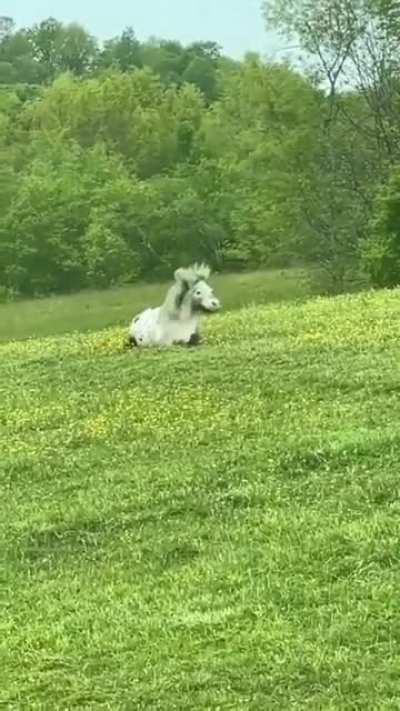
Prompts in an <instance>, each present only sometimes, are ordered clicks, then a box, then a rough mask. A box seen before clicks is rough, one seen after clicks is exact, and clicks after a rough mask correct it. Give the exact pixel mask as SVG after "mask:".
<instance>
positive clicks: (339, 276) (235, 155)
mask: <svg viewBox="0 0 400 711" xmlns="http://www.w3.org/2000/svg"><path fill="white" fill-rule="evenodd" d="M264 13H265V18H266V22H267V24H268V26H269V27H271V26H275V27H276V28H277V29H278V30H279V31H281V32H282V33H284V34H286V35H289V36H291V37H292V38H293V37H295V40H296V42H297V43H298V45H299V47H300V50H301V55H302V60H303V68H302V70H301V71H300V70H299V69H298V70H294V69H293V68H291V67H290V66H288V65H286V64H282V63H275V64H274V63H272V64H267V63H265V62H263V61H262V60H261V59H260V58H259V57H258V56H256V55H248V56H247V57H246V58H245V59H244V60H243V61H242V62H234V61H233V60H230V59H229V58H226V57H224V56H223V55H222V54H221V51H220V49H219V47H218V46H217V45H215V43H212V42H202V43H196V44H192V45H189V46H186V47H185V46H183V45H181V44H180V43H178V42H170V41H158V40H151V41H148V42H139V41H138V39H137V38H136V36H135V34H134V32H133V30H132V29H127V30H125V31H124V32H123V33H122V34H121V36H119V37H116V38H114V39H112V40H110V41H108V42H106V43H104V44H103V45H101V44H100V43H98V42H97V41H96V40H95V38H93V37H92V36H91V35H90V34H88V33H87V32H86V31H85V30H84V29H83V28H82V27H80V26H78V25H75V24H72V25H64V24H62V23H59V22H57V21H56V20H53V19H49V20H46V21H44V22H42V23H41V24H39V25H36V26H34V27H31V28H26V29H22V30H16V29H15V26H14V24H13V22H12V20H10V19H8V18H0V290H1V293H2V294H3V295H9V296H12V295H16V294H23V295H33V294H45V293H55V292H65V291H68V290H77V289H80V288H83V287H87V286H96V287H99V286H102V287H106V286H109V285H111V284H115V283H121V282H130V281H134V280H136V279H138V278H141V279H143V278H150V277H151V278H153V277H157V278H159V277H163V276H165V275H169V274H170V272H171V270H172V269H173V268H174V267H175V266H176V264H177V263H181V262H189V261H191V260H193V259H206V260H207V261H209V262H210V263H211V264H212V265H213V266H214V267H217V268H219V269H247V268H256V267H260V266H277V265H286V264H290V263H291V262H293V261H299V260H300V261H307V262H311V263H314V264H315V265H318V267H319V268H320V269H321V270H323V271H324V275H325V277H324V278H325V281H326V283H327V284H328V285H329V286H330V287H331V288H332V289H336V290H340V289H343V288H344V287H345V285H346V284H347V282H348V280H349V279H351V278H353V277H355V276H358V275H359V274H360V272H361V271H363V272H364V273H365V274H367V275H368V277H369V278H370V279H371V280H372V282H373V283H374V284H377V285H389V286H392V285H394V284H397V282H398V281H400V155H399V152H400V122H399V119H398V116H399V108H400V107H399V105H398V104H399V100H400V83H399V79H398V77H399V76H400V73H399V61H400V53H399V51H398V50H399V46H398V44H399V38H400V32H399V30H400V13H399V11H398V0H396V1H394V0H321V2H318V3H315V2H314V0H266V1H265V2H264Z"/></svg>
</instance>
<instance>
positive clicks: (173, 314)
mask: <svg viewBox="0 0 400 711" xmlns="http://www.w3.org/2000/svg"><path fill="white" fill-rule="evenodd" d="M181 295H182V292H181V291H180V289H179V288H178V287H177V285H175V284H174V286H172V287H171V288H170V290H169V291H168V294H167V296H166V299H165V301H164V303H163V305H162V306H161V308H160V315H161V317H162V318H163V319H165V318H167V319H171V320H174V321H189V320H193V321H196V320H198V316H197V315H196V314H194V313H193V311H192V305H191V298H190V293H189V292H188V293H187V294H185V295H184V296H183V299H182V302H181V303H180V304H179V306H178V305H177V301H179V297H180V296H181Z"/></svg>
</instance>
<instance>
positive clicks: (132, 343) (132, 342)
mask: <svg viewBox="0 0 400 711" xmlns="http://www.w3.org/2000/svg"><path fill="white" fill-rule="evenodd" d="M138 346H139V344H138V342H137V340H136V338H135V336H131V335H130V336H128V340H127V341H125V348H127V349H128V348H137V347H138Z"/></svg>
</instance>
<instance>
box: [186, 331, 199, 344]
mask: <svg viewBox="0 0 400 711" xmlns="http://www.w3.org/2000/svg"><path fill="white" fill-rule="evenodd" d="M199 343H200V334H199V333H192V335H191V336H190V338H189V340H188V342H187V345H188V346H189V347H190V346H198V345H199Z"/></svg>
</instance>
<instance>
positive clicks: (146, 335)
mask: <svg viewBox="0 0 400 711" xmlns="http://www.w3.org/2000/svg"><path fill="white" fill-rule="evenodd" d="M159 311H160V309H159V308H156V309H153V308H150V309H146V310H145V311H142V312H141V313H140V314H138V315H137V316H135V318H134V319H133V321H132V323H131V326H130V329H129V336H130V338H131V339H132V340H133V341H134V342H135V343H136V345H138V346H150V345H154V344H155V343H156V342H157V339H158V328H157V323H158V315H159Z"/></svg>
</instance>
